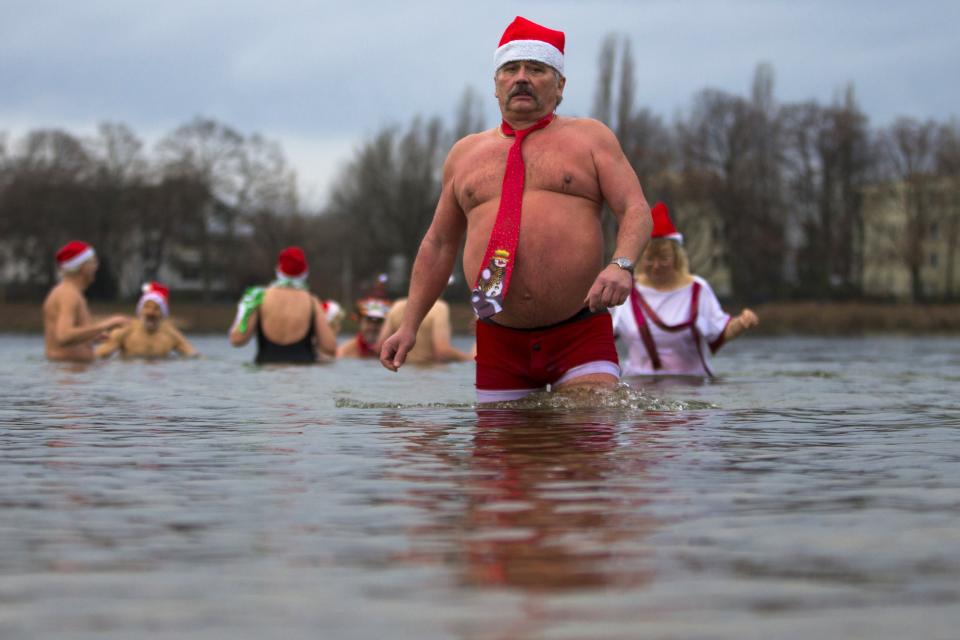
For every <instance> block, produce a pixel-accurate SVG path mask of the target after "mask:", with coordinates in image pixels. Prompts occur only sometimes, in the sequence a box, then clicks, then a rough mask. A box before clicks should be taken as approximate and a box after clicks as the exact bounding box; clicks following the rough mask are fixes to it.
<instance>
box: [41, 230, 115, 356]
mask: <svg viewBox="0 0 960 640" xmlns="http://www.w3.org/2000/svg"><path fill="white" fill-rule="evenodd" d="M56 260H57V271H58V272H59V275H60V282H59V283H58V284H57V285H56V286H55V287H54V288H53V289H51V290H50V293H48V294H47V297H46V299H45V300H44V301H43V340H44V351H45V354H46V356H47V358H48V359H49V360H65V361H73V362H90V361H91V360H93V342H94V340H96V339H97V338H99V337H101V336H103V335H104V334H105V333H106V332H107V331H110V330H111V329H115V328H117V327H123V326H126V324H127V323H129V322H130V319H129V318H127V317H126V316H110V317H109V318H107V319H106V320H101V321H100V322H93V320H92V319H91V318H90V309H89V308H88V307H87V299H86V298H85V297H84V295H83V292H84V291H86V289H87V287H89V286H90V285H91V284H93V281H94V279H96V276H97V267H98V266H99V263H98V262H97V254H96V252H95V251H94V250H93V247H91V246H90V245H88V244H87V243H85V242H80V241H79V240H73V241H71V242H68V243H67V244H65V245H64V246H63V247H61V248H60V250H59V251H57V255H56Z"/></svg>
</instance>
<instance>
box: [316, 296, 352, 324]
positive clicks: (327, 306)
mask: <svg viewBox="0 0 960 640" xmlns="http://www.w3.org/2000/svg"><path fill="white" fill-rule="evenodd" d="M320 306H321V307H323V317H325V318H326V319H327V323H328V324H334V323H335V322H338V321H339V320H340V319H342V317H343V316H345V315H347V314H346V313H345V312H344V310H343V307H342V306H340V303H339V302H337V301H336V300H321V301H320Z"/></svg>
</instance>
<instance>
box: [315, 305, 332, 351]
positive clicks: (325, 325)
mask: <svg viewBox="0 0 960 640" xmlns="http://www.w3.org/2000/svg"><path fill="white" fill-rule="evenodd" d="M313 305H314V309H313V322H314V328H315V332H316V334H317V351H319V352H320V354H321V355H325V356H329V357H331V358H335V357H336V355H337V336H335V335H334V334H333V329H331V328H330V323H329V322H327V314H326V313H324V311H323V303H322V302H320V300H319V299H318V298H316V297H314V298H313Z"/></svg>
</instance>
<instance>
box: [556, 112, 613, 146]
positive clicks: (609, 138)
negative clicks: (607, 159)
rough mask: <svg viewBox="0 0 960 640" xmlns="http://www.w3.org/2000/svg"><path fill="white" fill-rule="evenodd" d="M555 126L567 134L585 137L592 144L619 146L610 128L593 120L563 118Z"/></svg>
mask: <svg viewBox="0 0 960 640" xmlns="http://www.w3.org/2000/svg"><path fill="white" fill-rule="evenodd" d="M557 124H559V125H560V127H558V128H559V129H562V130H564V131H566V132H568V133H572V134H574V135H576V136H577V137H585V138H588V139H590V140H591V141H593V142H595V143H596V142H599V143H602V144H610V143H614V144H619V143H618V142H617V136H616V135H615V134H614V133H613V131H611V130H610V127H608V126H607V125H605V124H604V123H602V122H600V121H599V120H597V119H595V118H573V117H568V116H564V117H562V118H559V119H558V121H557Z"/></svg>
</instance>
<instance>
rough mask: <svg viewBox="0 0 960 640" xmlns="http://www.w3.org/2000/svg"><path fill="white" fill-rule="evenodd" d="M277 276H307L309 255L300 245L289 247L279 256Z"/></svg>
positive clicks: (300, 278) (295, 277) (303, 277)
mask: <svg viewBox="0 0 960 640" xmlns="http://www.w3.org/2000/svg"><path fill="white" fill-rule="evenodd" d="M277 277H278V278H291V279H293V280H302V279H305V278H306V277H307V257H306V256H305V255H304V254H303V249H301V248H300V247H287V248H286V249H284V250H283V251H281V252H280V257H279V258H277Z"/></svg>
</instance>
